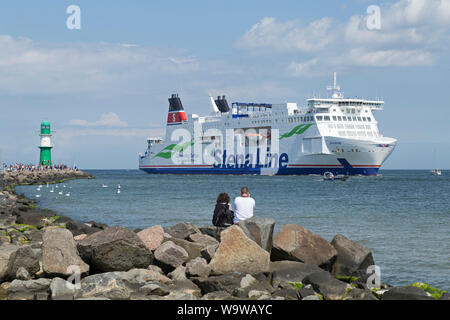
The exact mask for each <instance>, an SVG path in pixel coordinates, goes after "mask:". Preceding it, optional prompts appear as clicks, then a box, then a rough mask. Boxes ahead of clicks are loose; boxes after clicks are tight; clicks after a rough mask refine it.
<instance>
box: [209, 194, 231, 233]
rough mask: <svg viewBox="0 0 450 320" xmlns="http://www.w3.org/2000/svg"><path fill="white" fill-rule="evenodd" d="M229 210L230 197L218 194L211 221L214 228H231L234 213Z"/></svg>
mask: <svg viewBox="0 0 450 320" xmlns="http://www.w3.org/2000/svg"><path fill="white" fill-rule="evenodd" d="M231 209H232V208H231V204H230V196H229V195H228V194H227V193H221V194H219V196H218V197H217V200H216V207H215V209H214V215H213V219H212V223H213V225H215V226H216V227H229V226H231V225H232V224H233V218H234V212H233V211H232V210H231Z"/></svg>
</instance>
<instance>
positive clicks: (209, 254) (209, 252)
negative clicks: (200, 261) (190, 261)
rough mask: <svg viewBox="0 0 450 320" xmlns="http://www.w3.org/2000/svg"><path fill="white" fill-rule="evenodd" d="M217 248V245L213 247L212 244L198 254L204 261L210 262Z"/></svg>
mask: <svg viewBox="0 0 450 320" xmlns="http://www.w3.org/2000/svg"><path fill="white" fill-rule="evenodd" d="M218 247H219V244H215V245H214V244H212V245H209V246H206V247H204V248H203V249H202V250H201V251H200V254H201V255H202V257H203V258H204V259H205V260H206V261H208V262H210V261H211V259H212V258H213V257H214V255H215V254H216V251H217V248H218Z"/></svg>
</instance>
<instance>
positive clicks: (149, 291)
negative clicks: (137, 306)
mask: <svg viewBox="0 0 450 320" xmlns="http://www.w3.org/2000/svg"><path fill="white" fill-rule="evenodd" d="M139 293H140V294H142V295H144V296H148V295H156V296H167V295H168V294H169V293H170V290H169V288H168V287H167V286H165V285H163V284H160V283H149V284H146V285H145V286H143V287H140V288H139Z"/></svg>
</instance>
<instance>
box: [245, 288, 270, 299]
mask: <svg viewBox="0 0 450 320" xmlns="http://www.w3.org/2000/svg"><path fill="white" fill-rule="evenodd" d="M262 297H264V298H265V299H267V298H270V294H269V293H268V292H267V291H260V290H251V291H250V292H249V293H248V298H249V299H258V300H259V299H261V298H262ZM265 299H264V300H265Z"/></svg>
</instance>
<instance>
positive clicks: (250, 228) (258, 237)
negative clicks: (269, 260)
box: [237, 217, 275, 253]
mask: <svg viewBox="0 0 450 320" xmlns="http://www.w3.org/2000/svg"><path fill="white" fill-rule="evenodd" d="M237 225H238V226H239V227H241V228H242V230H243V231H244V233H245V234H246V235H247V237H249V238H250V239H252V240H253V241H255V242H256V243H257V244H259V245H260V246H261V248H263V249H264V250H266V251H267V252H269V253H270V251H271V250H272V242H273V228H274V227H275V220H273V219H266V218H258V217H252V218H250V219H247V220H243V221H240V222H238V223H237Z"/></svg>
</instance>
